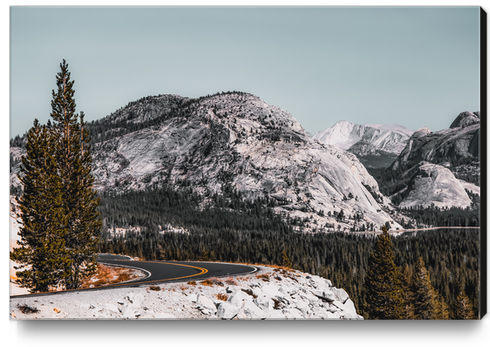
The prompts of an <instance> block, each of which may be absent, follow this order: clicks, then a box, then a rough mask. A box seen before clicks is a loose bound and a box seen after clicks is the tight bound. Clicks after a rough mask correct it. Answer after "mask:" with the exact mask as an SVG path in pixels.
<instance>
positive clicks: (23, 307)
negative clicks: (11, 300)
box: [17, 305, 39, 314]
mask: <svg viewBox="0 0 490 347" xmlns="http://www.w3.org/2000/svg"><path fill="white" fill-rule="evenodd" d="M17 308H18V309H19V310H20V312H22V313H23V314H30V313H38V312H39V310H38V309H37V308H36V307H30V306H27V305H17Z"/></svg>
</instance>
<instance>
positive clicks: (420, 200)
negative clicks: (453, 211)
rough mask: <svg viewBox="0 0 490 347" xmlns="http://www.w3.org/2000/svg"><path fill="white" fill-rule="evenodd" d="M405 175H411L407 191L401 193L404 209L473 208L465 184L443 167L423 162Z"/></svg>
mask: <svg viewBox="0 0 490 347" xmlns="http://www.w3.org/2000/svg"><path fill="white" fill-rule="evenodd" d="M404 175H405V176H407V175H410V180H409V182H410V183H409V185H408V187H407V188H406V190H405V191H403V192H401V194H403V195H404V199H403V201H402V202H401V203H400V207H402V208H409V207H417V206H422V207H430V206H436V207H439V208H442V207H446V206H453V207H460V208H466V207H469V206H471V199H470V198H469V197H468V194H467V193H466V191H465V186H464V184H463V183H462V182H460V181H459V180H458V179H456V177H454V175H453V174H452V172H451V171H450V170H449V169H447V168H445V167H443V166H440V165H437V164H431V163H427V162H421V163H419V164H418V165H416V166H415V167H413V168H412V169H410V170H409V171H407V172H405V173H404Z"/></svg>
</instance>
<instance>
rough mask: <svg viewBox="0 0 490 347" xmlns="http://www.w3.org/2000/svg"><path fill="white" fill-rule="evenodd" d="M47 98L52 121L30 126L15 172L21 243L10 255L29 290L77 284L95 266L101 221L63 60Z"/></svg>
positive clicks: (86, 141) (83, 127) (83, 131)
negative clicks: (20, 190)
mask: <svg viewBox="0 0 490 347" xmlns="http://www.w3.org/2000/svg"><path fill="white" fill-rule="evenodd" d="M60 68H61V71H60V72H59V73H58V74H57V76H56V84H57V87H58V88H57V90H56V91H55V90H53V93H52V95H53V99H52V101H51V106H52V112H51V117H52V120H53V122H52V123H51V121H49V122H48V125H47V126H40V125H39V122H38V121H37V120H36V122H35V123H34V127H33V128H32V129H31V130H30V131H29V134H28V140H27V142H28V144H27V155H26V156H25V157H24V158H23V169H22V171H21V173H20V175H19V178H20V180H21V182H22V183H23V194H22V196H21V198H20V199H19V200H18V202H19V205H20V211H21V214H20V219H21V220H20V222H21V225H22V226H21V228H20V236H21V242H20V246H21V247H20V248H18V249H16V250H14V251H13V252H12V253H11V259H12V260H14V261H16V262H18V263H20V264H21V266H22V269H25V270H24V271H19V272H18V273H17V276H18V278H19V281H18V282H19V283H20V284H21V285H22V286H24V287H27V288H30V290H31V291H33V292H36V291H46V290H49V289H51V288H52V287H55V286H60V287H65V288H66V289H76V288H79V287H80V286H81V284H82V281H83V279H84V278H86V277H89V276H91V275H92V274H94V273H95V271H96V266H97V263H96V257H97V244H98V239H99V232H100V228H101V226H102V222H101V220H100V216H99V212H98V211H97V207H98V205H99V202H100V200H99V198H98V197H97V195H96V191H95V190H94V188H93V183H94V179H93V177H92V175H91V170H92V168H91V163H92V159H91V154H90V145H89V141H90V138H89V134H88V131H87V129H86V124H85V123H84V121H83V113H82V114H81V116H80V120H79V117H78V115H77V114H75V106H76V105H75V99H74V97H73V96H74V93H75V91H74V89H73V84H74V81H71V80H70V73H69V71H68V64H66V61H65V60H63V62H62V63H61V64H60Z"/></svg>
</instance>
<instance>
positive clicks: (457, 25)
mask: <svg viewBox="0 0 490 347" xmlns="http://www.w3.org/2000/svg"><path fill="white" fill-rule="evenodd" d="M479 11H480V9H479V7H297V6H296V7H287V6H285V7H231V8H230V7H56V6H48V7H27V6H22V7H20V6H14V7H11V8H10V136H11V137H13V136H15V135H17V134H23V133H24V132H26V131H27V130H28V129H29V128H30V127H31V126H32V123H33V121H34V119H35V118H38V119H39V121H40V122H41V123H45V122H47V120H48V119H49V117H50V116H49V114H50V112H51V91H52V90H53V89H55V88H56V84H55V81H56V79H55V76H56V73H57V72H58V71H59V65H60V63H61V61H62V60H63V59H66V61H67V63H68V64H69V70H70V72H71V77H72V79H74V80H75V86H74V88H75V100H76V103H77V112H80V111H83V112H84V113H85V115H86V119H87V120H95V119H100V118H102V117H105V116H107V115H109V114H110V113H112V112H114V111H116V110H117V109H119V108H121V107H123V106H125V105H126V104H127V103H129V102H130V101H134V100H137V99H139V98H142V97H145V96H148V95H159V94H178V95H181V96H186V97H200V96H203V95H207V94H214V93H217V92H221V91H230V90H239V91H244V92H249V93H252V94H254V95H256V96H258V97H260V98H261V99H262V100H264V101H265V102H267V103H269V104H272V105H275V106H278V107H280V108H282V109H284V110H286V111H288V112H290V113H291V114H292V115H293V116H294V117H295V118H296V119H297V120H298V121H299V122H300V124H301V125H302V126H303V127H304V128H305V130H306V131H308V132H310V133H312V134H313V133H316V132H317V131H320V130H322V129H325V128H326V127H330V126H332V125H333V124H334V123H335V122H337V121H339V120H347V121H350V122H353V123H357V124H372V123H387V124H389V123H398V124H401V125H403V126H405V127H407V128H409V129H412V130H416V129H418V128H420V127H423V126H427V127H429V128H430V129H431V130H433V131H437V130H441V129H444V128H448V127H449V125H450V124H451V122H452V121H453V120H454V118H456V116H457V115H458V114H459V113H460V112H463V111H478V110H480V77H479V76H480V58H479V49H480V47H479Z"/></svg>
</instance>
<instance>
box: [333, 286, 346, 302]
mask: <svg viewBox="0 0 490 347" xmlns="http://www.w3.org/2000/svg"><path fill="white" fill-rule="evenodd" d="M331 290H332V292H333V293H334V294H335V297H336V299H337V300H338V301H340V302H342V303H344V302H346V301H347V299H349V294H347V292H346V291H345V290H344V289H342V288H341V289H338V288H332V289H331Z"/></svg>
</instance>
